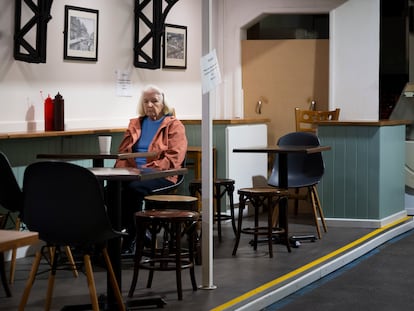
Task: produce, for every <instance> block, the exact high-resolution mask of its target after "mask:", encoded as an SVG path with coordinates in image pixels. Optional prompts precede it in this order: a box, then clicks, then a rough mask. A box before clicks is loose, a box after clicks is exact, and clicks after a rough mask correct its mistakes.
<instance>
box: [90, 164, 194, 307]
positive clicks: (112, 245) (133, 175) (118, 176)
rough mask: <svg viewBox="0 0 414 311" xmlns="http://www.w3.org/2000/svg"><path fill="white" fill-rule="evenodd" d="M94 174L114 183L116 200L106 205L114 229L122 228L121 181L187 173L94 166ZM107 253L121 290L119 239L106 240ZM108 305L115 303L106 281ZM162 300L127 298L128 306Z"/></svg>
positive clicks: (151, 303)
mask: <svg viewBox="0 0 414 311" xmlns="http://www.w3.org/2000/svg"><path fill="white" fill-rule="evenodd" d="M89 170H90V171H91V172H92V173H94V175H95V176H96V177H97V178H98V179H100V180H102V181H107V182H114V183H116V189H117V190H116V198H114V199H111V200H110V201H111V202H116V204H115V205H112V206H111V205H108V216H109V218H110V219H111V223H112V226H113V228H114V229H115V230H117V231H120V230H121V229H122V223H121V219H122V196H121V191H122V190H121V189H122V182H124V181H132V180H149V179H156V178H162V177H167V176H174V175H182V174H187V172H188V170H187V168H178V169H170V170H159V169H153V168H145V169H137V168H129V167H126V168H113V167H94V168H90V169H89ZM108 254H109V257H110V258H111V263H112V266H113V269H114V273H115V276H116V278H117V280H118V285H119V289H120V290H121V291H122V265H121V239H120V238H119V239H113V240H111V241H108ZM107 283H108V284H107V292H108V305H110V306H111V305H113V304H114V303H115V297H114V295H113V292H112V288H111V286H110V283H109V279H108V281H107ZM163 304H164V302H163V300H162V299H161V298H160V297H159V298H148V299H147V298H140V299H135V300H128V302H127V305H128V307H137V306H144V305H157V306H162V305H163Z"/></svg>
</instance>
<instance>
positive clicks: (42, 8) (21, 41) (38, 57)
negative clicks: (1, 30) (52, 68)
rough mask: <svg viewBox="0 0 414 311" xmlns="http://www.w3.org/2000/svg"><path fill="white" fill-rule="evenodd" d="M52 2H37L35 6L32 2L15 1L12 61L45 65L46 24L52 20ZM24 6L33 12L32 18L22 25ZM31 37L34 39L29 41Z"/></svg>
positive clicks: (39, 0) (27, 0) (30, 0)
mask: <svg viewBox="0 0 414 311" xmlns="http://www.w3.org/2000/svg"><path fill="white" fill-rule="evenodd" d="M52 2H53V0H38V1H37V4H36V3H34V2H33V1H32V0H15V5H16V6H15V19H14V49H13V55H14V59H16V60H21V61H25V62H28V63H46V38H47V23H48V22H49V20H50V19H51V18H52V16H51V15H50V9H51V7H52ZM24 4H26V6H27V8H28V9H29V10H31V11H32V12H33V16H32V17H31V18H30V19H29V20H28V21H27V22H26V23H25V24H24V25H22V7H23V5H24ZM24 9H25V8H24ZM25 11H26V10H25ZM29 37H30V38H29ZM32 37H33V38H34V39H33V40H30V39H31V38H32ZM30 41H33V43H34V44H33V43H30Z"/></svg>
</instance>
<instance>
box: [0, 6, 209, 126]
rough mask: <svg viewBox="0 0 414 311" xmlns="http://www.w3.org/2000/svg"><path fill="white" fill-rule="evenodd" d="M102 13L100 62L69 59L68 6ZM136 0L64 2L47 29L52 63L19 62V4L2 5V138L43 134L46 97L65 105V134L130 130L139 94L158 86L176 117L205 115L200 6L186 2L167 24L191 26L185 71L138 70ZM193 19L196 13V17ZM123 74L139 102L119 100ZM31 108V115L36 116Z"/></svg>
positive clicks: (0, 7)
mask: <svg viewBox="0 0 414 311" xmlns="http://www.w3.org/2000/svg"><path fill="white" fill-rule="evenodd" d="M68 4H69V5H73V6H79V7H85V8H91V9H97V10H99V42H98V61H97V62H96V63H95V62H82V61H67V60H63V29H64V6H65V5H68ZM133 12H134V1H132V0H90V1H87V2H86V1H82V0H70V1H66V0H59V1H54V2H53V4H52V10H51V15H52V19H51V20H50V21H49V23H48V34H47V62H46V63H45V64H30V63H26V62H22V61H16V60H14V58H13V33H14V1H11V0H9V1H0V59H1V62H0V98H1V100H0V132H7V131H20V130H26V129H27V128H28V125H27V122H26V119H27V118H31V115H30V114H31V111H33V108H34V119H35V122H34V127H35V128H36V129H38V130H42V129H43V126H44V124H43V100H42V98H41V95H40V91H43V96H44V97H45V96H47V94H48V93H50V94H51V95H52V96H54V95H55V94H56V93H57V92H60V93H61V94H62V95H63V97H64V99H65V119H66V122H65V123H66V128H67V129H70V128H83V127H99V126H104V127H107V126H108V127H110V126H126V125H127V123H128V119H129V118H131V117H133V116H135V115H136V102H137V98H138V96H139V91H140V88H141V87H142V86H143V85H145V84H147V83H154V84H157V85H159V86H160V87H162V88H164V90H165V92H166V94H167V95H168V97H169V99H170V102H171V103H172V105H173V106H175V108H176V111H177V115H178V116H179V117H180V118H183V119H195V118H197V119H199V118H200V115H201V86H200V69H199V68H200V65H199V59H200V55H201V36H200V33H201V0H180V1H179V2H178V3H176V4H175V5H174V7H173V8H172V9H171V11H170V13H169V14H168V17H167V20H166V22H167V23H170V24H177V25H185V26H187V27H188V62H187V69H186V70H175V69H174V70H173V69H168V70H167V69H158V70H147V69H140V68H135V67H134V66H133V31H134V19H133V17H134V13H133ZM188 12H191V14H189V13H188ZM116 70H130V71H131V79H132V82H133V96H132V97H117V96H116V93H115V86H116V74H115V72H116ZM31 108H32V109H31Z"/></svg>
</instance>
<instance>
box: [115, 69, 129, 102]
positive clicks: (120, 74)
mask: <svg viewBox="0 0 414 311" xmlns="http://www.w3.org/2000/svg"><path fill="white" fill-rule="evenodd" d="M115 73H116V96H119V97H131V96H132V82H131V71H130V70H119V69H118V70H116V71H115Z"/></svg>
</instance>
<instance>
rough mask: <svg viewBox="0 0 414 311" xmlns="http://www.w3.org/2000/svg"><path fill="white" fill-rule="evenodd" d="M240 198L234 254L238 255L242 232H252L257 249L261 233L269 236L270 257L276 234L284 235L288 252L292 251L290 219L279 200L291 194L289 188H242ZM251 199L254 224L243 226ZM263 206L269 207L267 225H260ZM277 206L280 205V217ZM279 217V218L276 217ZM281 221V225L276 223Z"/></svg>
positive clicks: (254, 246) (255, 248) (239, 191)
mask: <svg viewBox="0 0 414 311" xmlns="http://www.w3.org/2000/svg"><path fill="white" fill-rule="evenodd" d="M238 194H239V195H240V198H239V217H238V222H237V235H236V242H235V244H234V248H233V256H236V252H237V248H238V246H239V242H240V235H241V234H242V233H245V234H251V235H253V236H254V238H253V249H254V250H255V251H256V250H257V242H258V237H259V236H260V235H263V236H267V241H268V247H269V257H270V258H272V257H273V246H272V244H273V237H274V236H275V235H280V236H282V240H283V242H284V243H285V244H286V247H287V249H288V252H291V249H290V244H289V237H288V219H287V210H286V208H284V209H280V206H279V205H278V202H279V200H280V199H281V198H286V197H287V196H288V195H289V192H288V191H287V190H280V189H278V188H271V187H256V188H242V189H239V190H238ZM247 201H249V202H250V203H251V204H252V205H253V207H254V225H253V227H249V228H242V222H243V217H242V216H243V209H244V207H245V206H246V203H247ZM261 206H264V207H267V226H260V224H259V208H260V207H261ZM276 206H278V207H279V208H278V212H279V213H278V217H276V215H277V210H276ZM276 218H278V220H277V219H276ZM277 222H279V227H276V226H275V224H276V223H277Z"/></svg>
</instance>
